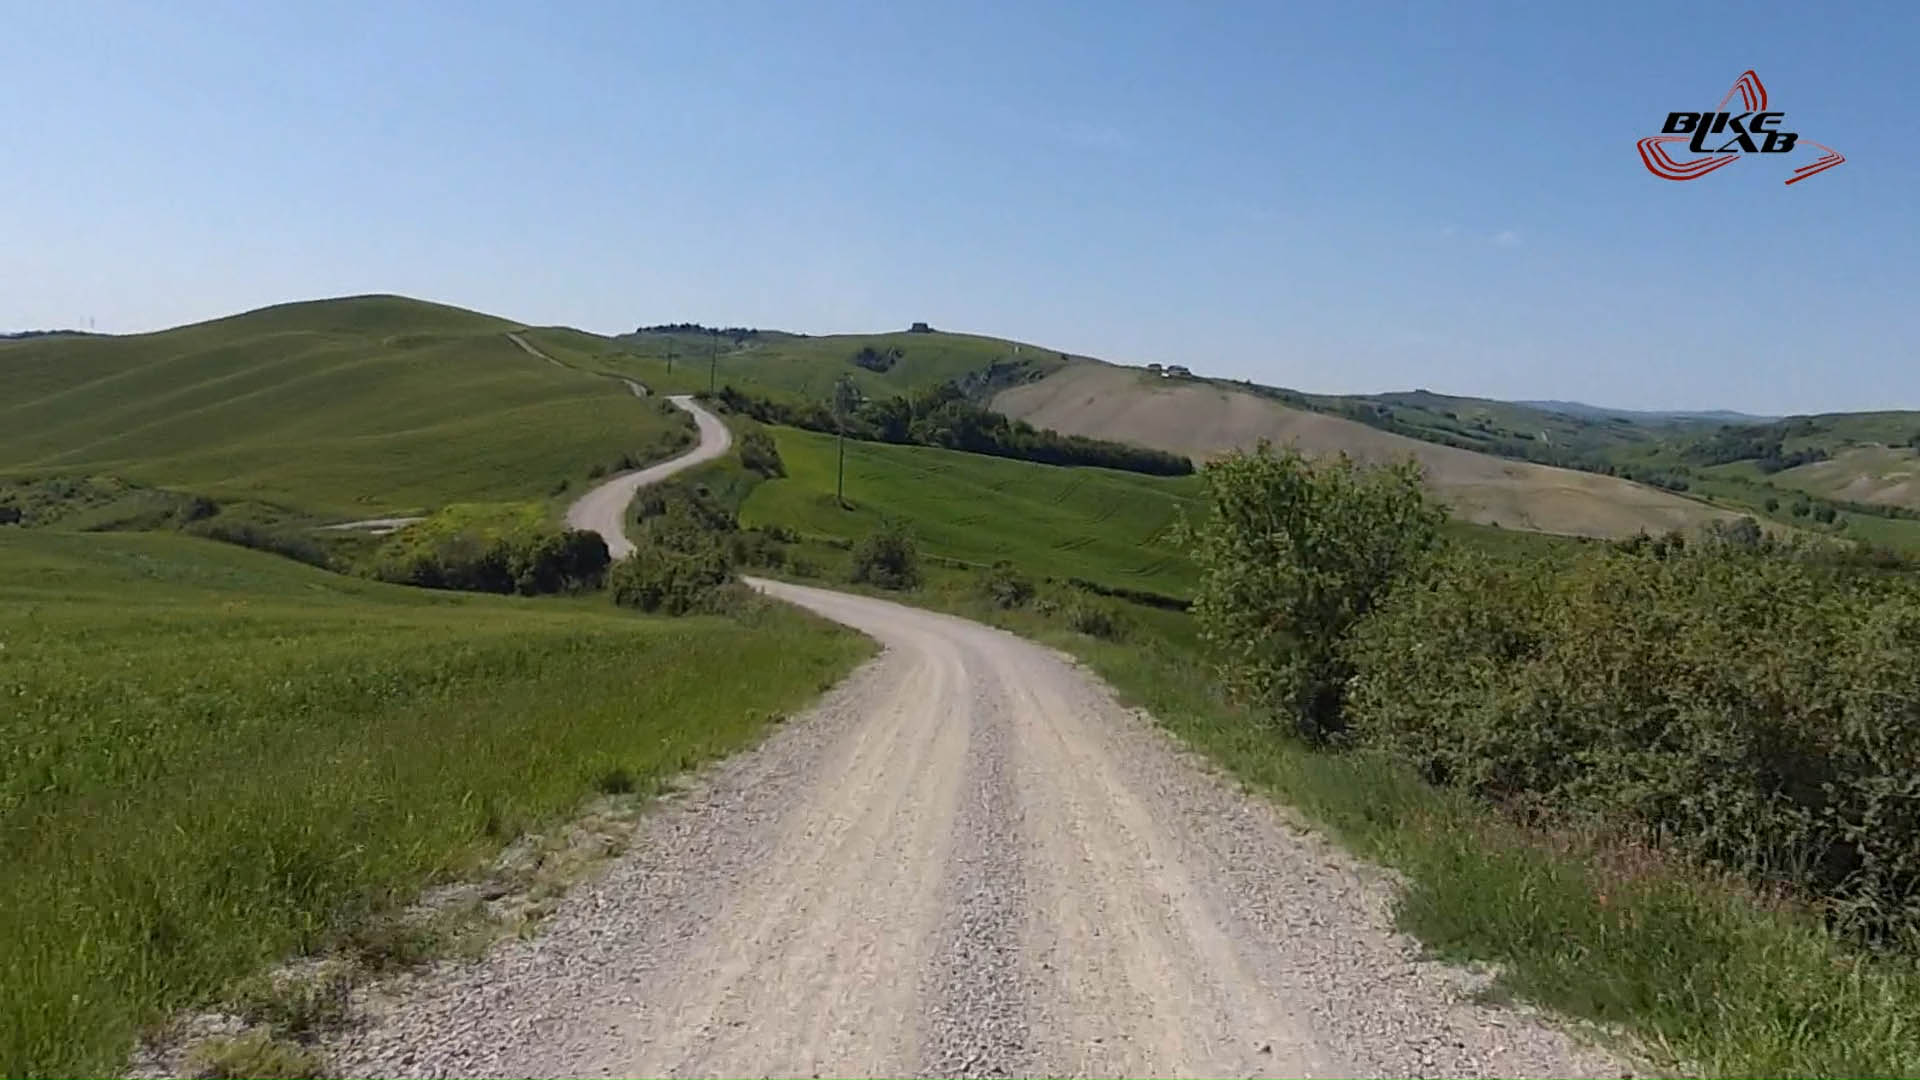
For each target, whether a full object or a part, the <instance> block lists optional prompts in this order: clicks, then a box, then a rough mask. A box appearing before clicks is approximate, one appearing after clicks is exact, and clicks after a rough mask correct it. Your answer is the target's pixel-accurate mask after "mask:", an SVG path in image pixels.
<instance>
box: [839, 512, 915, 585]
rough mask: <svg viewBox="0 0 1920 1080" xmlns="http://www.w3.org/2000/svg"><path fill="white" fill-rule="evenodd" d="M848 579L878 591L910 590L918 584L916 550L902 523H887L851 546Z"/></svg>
mask: <svg viewBox="0 0 1920 1080" xmlns="http://www.w3.org/2000/svg"><path fill="white" fill-rule="evenodd" d="M851 580H853V581H855V582H857V583H859V584H862V585H877V586H879V587H880V588H882V589H911V588H913V587H914V586H915V585H918V584H920V550H919V548H918V547H916V546H915V545H914V542H913V534H912V533H910V532H908V531H907V527H906V525H905V524H904V523H902V522H898V521H889V522H887V523H886V524H884V525H882V526H881V527H880V528H878V529H875V530H874V531H872V532H870V533H868V534H867V535H865V536H863V537H861V538H860V542H859V543H857V544H855V545H854V546H853V574H852V577H851Z"/></svg>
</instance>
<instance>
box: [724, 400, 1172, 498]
mask: <svg viewBox="0 0 1920 1080" xmlns="http://www.w3.org/2000/svg"><path fill="white" fill-rule="evenodd" d="M717 397H718V399H719V402H720V404H721V405H722V406H724V407H725V408H726V409H727V410H728V411H730V412H733V413H737V414H740V415H743V416H750V417H752V418H754V419H755V420H759V421H761V422H762V423H768V424H785V425H787V426H789V427H799V428H806V429H808V430H810V431H824V432H828V433H835V432H839V431H841V430H842V428H843V427H844V429H845V432H846V434H847V435H848V436H849V437H850V438H855V439H864V440H867V441H870V442H887V443H899V444H909V445H919V446H942V447H946V448H948V449H951V450H966V451H968V452H970V453H975V454H988V455H991V456H993V457H1005V458H1016V459H1019V460H1021V461H1037V462H1040V463H1042V464H1046V465H1094V466H1098V467H1100V468H1104V469H1123V470H1126V471H1128V472H1137V473H1148V474H1151V475H1157V476H1183V475H1186V474H1188V473H1191V472H1192V471H1193V462H1191V461H1189V460H1188V459H1187V458H1185V457H1183V456H1181V455H1179V454H1169V453H1167V452H1166V451H1164V450H1152V449H1148V448H1147V447H1144V446H1133V445H1131V444H1129V443H1119V442H1109V441H1107V440H1105V439H1089V438H1086V437H1084V436H1080V435H1062V434H1061V433H1059V432H1057V431H1050V430H1046V429H1043V428H1036V427H1034V426H1033V425H1031V424H1029V423H1027V422H1026V421H1024V420H1014V419H1011V418H1009V417H1006V416H1002V415H1001V414H999V413H996V412H993V411H991V410H989V409H984V408H982V407H980V406H979V405H977V404H975V403H974V402H972V401H969V400H968V399H967V397H966V395H965V394H964V393H962V392H961V390H960V389H959V388H958V387H957V386H955V385H953V384H952V383H946V384H943V385H941V386H939V387H936V388H934V389H932V390H928V391H926V392H924V393H920V394H916V395H914V396H913V397H911V398H908V397H905V396H902V395H894V396H892V397H884V398H868V399H863V400H861V401H859V402H858V403H857V404H854V405H853V406H852V407H851V409H850V411H849V412H848V413H847V415H845V416H844V417H836V416H835V415H834V412H833V410H832V408H830V407H829V406H828V405H826V404H824V403H820V402H787V401H776V400H774V399H772V398H768V397H764V396H761V395H758V394H752V393H748V392H746V391H743V390H738V389H735V388H734V387H732V386H725V387H722V388H721V389H720V392H719V394H718V395H717Z"/></svg>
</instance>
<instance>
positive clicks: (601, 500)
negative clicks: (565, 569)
mask: <svg viewBox="0 0 1920 1080" xmlns="http://www.w3.org/2000/svg"><path fill="white" fill-rule="evenodd" d="M667 400H668V401H671V402H673V403H674V404H675V405H678V406H679V407H680V408H682V409H684V410H686V411H687V412H690V413H692V414H693V421H694V423H695V424H696V425H697V426H698V427H699V429H700V443H699V445H698V446H695V447H694V448H693V449H691V450H689V451H687V452H686V453H684V454H681V455H680V456H679V457H677V458H672V459H669V460H667V461H662V462H660V463H659V464H657V465H649V466H647V467H646V468H644V469H635V470H633V471H632V472H623V473H618V474H616V475H615V476H614V477H613V478H612V479H609V480H607V481H606V482H604V483H602V484H600V485H599V486H597V487H595V488H593V489H592V490H590V491H588V492H587V493H586V494H585V495H582V496H580V498H579V499H577V500H575V501H574V504H573V505H572V506H569V507H567V527H568V528H573V529H590V530H592V531H594V532H597V533H599V534H600V535H601V536H602V537H603V538H605V540H606V541H607V551H608V553H610V554H611V555H612V556H613V557H614V558H616V559H624V558H626V557H627V556H628V555H631V554H633V543H632V541H630V540H628V539H627V531H626V528H625V523H626V515H627V507H629V506H631V505H632V504H633V496H634V493H635V492H637V491H639V490H640V489H641V488H643V487H646V486H647V485H648V484H657V483H659V482H660V481H662V480H665V479H666V478H667V477H669V476H672V475H673V474H674V473H677V472H680V471H681V470H683V469H690V468H692V467H694V466H695V465H698V464H700V463H701V462H703V461H712V460H713V459H714V458H717V457H719V456H720V455H722V454H724V453H726V452H727V451H728V450H729V449H730V448H732V446H733V432H731V431H728V430H727V425H725V424H723V423H721V422H720V418H719V417H717V416H714V415H713V414H712V413H710V412H708V411H707V410H705V409H703V408H701V407H700V406H699V405H698V404H696V403H695V402H694V400H693V398H692V397H690V396H688V395H685V394H678V395H675V396H673V397H670V398H668V399H667Z"/></svg>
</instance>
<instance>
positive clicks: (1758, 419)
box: [1513, 401, 1779, 424]
mask: <svg viewBox="0 0 1920 1080" xmlns="http://www.w3.org/2000/svg"><path fill="white" fill-rule="evenodd" d="M1513 404H1515V405H1524V406H1526V407H1527V408H1529V409H1541V410H1544V411H1546V412H1556V413H1564V414H1566V415H1567V416H1583V417H1587V418H1589V419H1594V420H1605V419H1608V418H1610V417H1616V416H1617V417H1624V418H1626V419H1628V420H1634V421H1639V422H1644V423H1661V422H1666V421H1675V420H1711V421H1714V422H1717V423H1727V424H1761V423H1765V422H1767V421H1769V420H1776V419H1779V418H1778V417H1773V416H1757V415H1754V414H1753V413H1743V412H1733V411H1732V410H1729V409H1704V410H1699V411H1692V412H1690V411H1686V410H1680V409H1675V410H1662V411H1646V410H1639V409H1609V408H1605V407H1603V406H1599V405H1588V404H1586V403H1585V402H1580V401H1516V402H1514V403H1513Z"/></svg>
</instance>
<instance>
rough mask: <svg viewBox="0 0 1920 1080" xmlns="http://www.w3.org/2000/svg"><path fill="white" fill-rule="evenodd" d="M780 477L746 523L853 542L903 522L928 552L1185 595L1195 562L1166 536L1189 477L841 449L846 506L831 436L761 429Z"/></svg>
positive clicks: (764, 486)
mask: <svg viewBox="0 0 1920 1080" xmlns="http://www.w3.org/2000/svg"><path fill="white" fill-rule="evenodd" d="M768 430H769V431H770V432H772V433H773V435H774V439H775V442H776V443H777V444H778V446H779V448H780V456H781V459H782V460H783V461H784V462H785V464H786V468H787V475H786V476H785V477H784V478H780V479H774V480H768V481H765V482H763V483H761V484H759V485H758V486H756V487H755V488H754V489H753V492H752V494H750V495H749V496H747V499H746V501H745V504H744V505H743V506H742V507H741V511H740V518H741V522H742V523H743V524H746V525H749V526H751V525H775V524H778V525H786V526H790V527H792V528H794V529H797V530H799V531H800V532H801V533H803V534H808V535H814V536H827V537H838V538H843V539H857V538H858V537H861V536H864V535H865V534H867V533H869V532H871V531H873V530H874V529H875V528H876V527H878V526H879V525H880V524H881V522H882V521H883V520H884V519H886V518H900V519H904V520H906V521H908V522H909V523H910V524H911V526H912V529H913V532H914V534H915V536H916V538H917V539H918V541H919V543H920V546H921V549H922V550H923V551H926V552H927V553H929V554H933V555H939V556H943V557H945V558H949V559H957V560H961V561H964V562H969V563H975V564H979V565H982V566H987V565H991V564H993V563H995V562H998V561H999V560H1002V559H1010V560H1012V561H1013V562H1015V563H1017V564H1019V565H1020V567H1021V568H1022V569H1023V570H1025V571H1026V572H1027V573H1030V574H1036V575H1041V576H1046V577H1058V578H1069V577H1078V578H1083V579H1085V580H1088V581H1092V582H1095V583H1098V584H1100V585H1104V586H1107V587H1110V588H1126V589H1138V590H1146V591H1150V592H1158V593H1163V594H1169V595H1174V596H1185V595H1187V594H1188V593H1189V592H1190V591H1191V589H1192V585H1193V581H1194V576H1193V574H1194V572H1193V567H1192V564H1191V563H1189V562H1188V561H1187V559H1186V558H1185V556H1184V555H1183V554H1182V553H1181V552H1180V550H1179V549H1178V548H1177V547H1176V546H1175V545H1174V543H1173V542H1172V539H1171V537H1170V535H1169V533H1170V530H1171V529H1172V527H1173V525H1174V522H1175V520H1176V518H1177V517H1178V515H1179V512H1180V508H1181V507H1182V506H1184V505H1186V504H1187V503H1188V502H1189V501H1190V500H1191V499H1193V498H1194V497H1196V496H1197V495H1198V494H1199V490H1200V489H1199V481H1198V479H1197V478H1196V477H1191V476H1186V477H1159V476H1144V475H1141V474H1139V473H1129V472H1118V471H1114V470H1110V469H1089V468H1064V467H1060V466H1053V465H1039V464H1035V463H1033V462H1027V461H1014V460H1009V459H1006V458H995V457H985V456H982V455H978V454H967V453H962V452H960V451H955V450H942V449H938V448H935V447H926V446H894V445H890V444H886V443H865V442H858V441H855V440H852V439H849V440H848V441H847V472H846V498H847V502H848V504H849V505H850V506H851V509H848V508H844V507H842V506H840V505H838V504H837V503H836V502H835V501H834V471H835V467H834V462H835V447H834V443H835V440H834V438H833V437H832V436H829V435H821V434H818V433H815V432H810V431H800V430H796V429H793V428H769V429H768Z"/></svg>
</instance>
